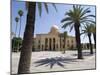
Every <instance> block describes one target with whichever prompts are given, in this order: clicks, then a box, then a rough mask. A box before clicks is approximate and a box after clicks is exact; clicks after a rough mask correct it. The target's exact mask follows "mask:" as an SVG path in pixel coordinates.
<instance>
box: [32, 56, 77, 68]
mask: <svg viewBox="0 0 100 75" xmlns="http://www.w3.org/2000/svg"><path fill="white" fill-rule="evenodd" d="M76 60H77V58H66V57H53V58H46V59H40V60H38V61H36V62H34V64H37V65H36V66H35V67H39V66H42V65H45V67H47V66H50V69H52V68H53V66H54V65H55V64H57V65H58V66H61V67H62V68H65V65H64V64H67V63H70V62H77V61H76Z"/></svg>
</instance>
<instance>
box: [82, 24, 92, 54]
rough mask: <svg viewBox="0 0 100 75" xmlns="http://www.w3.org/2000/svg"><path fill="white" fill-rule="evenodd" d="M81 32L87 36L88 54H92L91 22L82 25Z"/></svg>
mask: <svg viewBox="0 0 100 75" xmlns="http://www.w3.org/2000/svg"><path fill="white" fill-rule="evenodd" d="M82 31H83V32H82V34H85V35H87V36H88V39H89V46H90V54H93V47H92V42H91V34H92V26H91V24H90V25H89V24H86V26H84V29H83V30H82Z"/></svg>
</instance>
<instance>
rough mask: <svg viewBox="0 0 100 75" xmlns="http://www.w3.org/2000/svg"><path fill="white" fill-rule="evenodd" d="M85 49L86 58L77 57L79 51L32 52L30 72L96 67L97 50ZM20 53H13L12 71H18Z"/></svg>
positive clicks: (84, 55)
mask: <svg viewBox="0 0 100 75" xmlns="http://www.w3.org/2000/svg"><path fill="white" fill-rule="evenodd" d="M89 51H90V50H83V57H84V59H82V60H80V59H77V51H66V53H65V54H62V52H61V51H40V52H32V60H31V68H30V73H37V72H51V71H68V70H84V69H95V63H96V62H95V52H94V54H93V55H91V54H90V52H89ZM19 56H20V53H12V73H14V74H15V73H17V69H18V62H19Z"/></svg>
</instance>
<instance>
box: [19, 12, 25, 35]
mask: <svg viewBox="0 0 100 75" xmlns="http://www.w3.org/2000/svg"><path fill="white" fill-rule="evenodd" d="M23 13H24V12H23V11H22V10H19V11H18V15H19V16H20V27H19V34H18V37H20V32H21V18H22V16H23Z"/></svg>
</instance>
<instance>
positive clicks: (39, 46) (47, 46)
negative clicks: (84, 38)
mask: <svg viewBox="0 0 100 75" xmlns="http://www.w3.org/2000/svg"><path fill="white" fill-rule="evenodd" d="M66 35H67V33H66ZM64 43H65V45H64ZM74 48H76V41H75V37H73V36H68V35H67V36H66V39H65V40H64V33H60V32H59V28H58V27H57V26H56V25H53V26H52V27H51V30H50V32H48V33H47V34H46V33H45V34H36V36H35V38H34V50H36V51H43V50H45V51H46V50H51V51H57V50H62V49H66V50H67V49H74Z"/></svg>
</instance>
